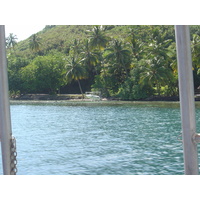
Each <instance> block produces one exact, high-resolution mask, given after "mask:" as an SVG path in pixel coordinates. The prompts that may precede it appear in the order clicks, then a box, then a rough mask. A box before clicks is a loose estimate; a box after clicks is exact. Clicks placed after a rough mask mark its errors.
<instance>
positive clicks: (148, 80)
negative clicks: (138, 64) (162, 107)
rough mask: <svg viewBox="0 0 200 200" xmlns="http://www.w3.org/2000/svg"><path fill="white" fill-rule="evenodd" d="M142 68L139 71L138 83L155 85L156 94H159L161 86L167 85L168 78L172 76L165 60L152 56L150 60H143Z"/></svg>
mask: <svg viewBox="0 0 200 200" xmlns="http://www.w3.org/2000/svg"><path fill="white" fill-rule="evenodd" d="M143 62H144V65H143V67H142V68H143V70H142V72H141V73H140V82H139V83H140V84H141V85H142V86H144V85H149V86H150V87H151V88H153V87H156V90H157V93H158V95H160V94H161V86H162V85H163V86H165V85H167V82H168V81H169V80H170V78H172V77H173V75H172V71H171V70H170V69H169V68H167V67H166V65H165V60H164V59H162V58H158V57H154V58H152V59H151V60H145V61H143Z"/></svg>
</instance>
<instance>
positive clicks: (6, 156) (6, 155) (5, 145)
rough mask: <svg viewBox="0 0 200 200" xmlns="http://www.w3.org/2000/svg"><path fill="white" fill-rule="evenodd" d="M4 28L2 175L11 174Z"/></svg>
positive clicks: (0, 57)
mask: <svg viewBox="0 0 200 200" xmlns="http://www.w3.org/2000/svg"><path fill="white" fill-rule="evenodd" d="M5 44H6V43H5V26H3V25H0V139H1V150H2V163H3V173H4V175H10V174H11V150H10V143H11V136H12V134H11V119H10V104H9V96H8V77H7V62H6V47H5Z"/></svg>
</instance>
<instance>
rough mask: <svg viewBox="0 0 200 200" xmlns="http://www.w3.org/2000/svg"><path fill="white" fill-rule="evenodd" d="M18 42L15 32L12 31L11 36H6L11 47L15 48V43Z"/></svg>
mask: <svg viewBox="0 0 200 200" xmlns="http://www.w3.org/2000/svg"><path fill="white" fill-rule="evenodd" d="M16 44H17V36H16V35H14V34H13V33H10V34H9V36H8V37H7V38H6V46H7V48H9V49H13V50H15V48H14V47H15V45H16Z"/></svg>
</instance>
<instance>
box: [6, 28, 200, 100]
mask: <svg viewBox="0 0 200 200" xmlns="http://www.w3.org/2000/svg"><path fill="white" fill-rule="evenodd" d="M199 30H200V28H199V26H191V47H192V60H193V72H194V80H195V83H194V84H195V88H198V87H199V86H200V57H199V54H200V31H199ZM16 39H17V37H16V36H15V35H14V34H10V35H9V37H8V38H7V49H8V73H9V85H10V90H11V91H12V92H19V93H51V94H55V93H57V92H58V91H59V90H60V88H62V92H64V93H65V88H67V87H68V88H69V87H71V91H73V87H72V86H74V84H77V87H78V88H79V93H82V94H83V93H84V92H86V91H88V90H94V91H95V90H97V91H101V93H102V95H103V96H105V97H113V98H119V99H124V100H139V99H145V98H148V97H151V96H174V95H178V75H177V61H176V48H175V46H176V45H175V37H174V27H173V26H128V25H127V26H114V25H110V26H46V27H45V28H44V30H42V31H41V32H39V33H37V34H34V35H32V36H31V37H30V38H28V39H27V40H25V41H21V42H19V43H17V42H16ZM13 48H14V50H15V51H11V49H13ZM77 92H78V91H77V90H75V89H74V93H77Z"/></svg>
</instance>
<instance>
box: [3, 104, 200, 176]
mask: <svg viewBox="0 0 200 200" xmlns="http://www.w3.org/2000/svg"><path fill="white" fill-rule="evenodd" d="M196 110H197V127H199V126H198V125H200V123H198V121H199V120H200V110H199V108H197V109H196ZM11 118H12V130H13V135H14V136H15V137H16V140H17V152H18V156H17V159H18V164H17V167H18V173H17V174H19V175H168V174H170V175H175V174H184V169H183V168H184V166H183V150H182V143H181V141H180V140H179V139H180V137H179V135H180V132H181V121H180V110H179V104H178V103H177V102H176V103H159V102H155V103H150V102H145V103H142V102H141V103H139V102H138V103H130V102H128V103H127V102H116V103H113V102H112V103H105V102H104V103H95V102H91V103H86V102H84V103H81V102H79V103H78V102H71V103H69V102H43V103H41V102H34V103H33V102H32V103H31V102H29V103H27V102H12V103H11ZM198 119H199V120H198ZM1 162H2V161H0V170H1V171H0V173H1V174H2V163H1Z"/></svg>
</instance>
